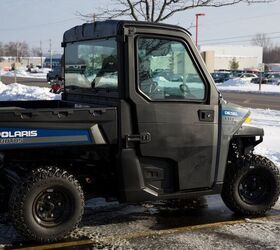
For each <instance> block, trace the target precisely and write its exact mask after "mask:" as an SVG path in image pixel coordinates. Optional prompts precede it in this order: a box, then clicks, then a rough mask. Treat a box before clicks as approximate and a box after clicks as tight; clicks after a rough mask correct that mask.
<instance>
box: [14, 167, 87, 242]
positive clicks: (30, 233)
mask: <svg viewBox="0 0 280 250" xmlns="http://www.w3.org/2000/svg"><path fill="white" fill-rule="evenodd" d="M9 207H10V215H11V220H12V222H13V225H14V227H15V228H16V230H17V231H18V232H19V233H20V234H21V235H23V236H25V237H26V238H28V239H31V240H35V241H39V242H53V241H57V240H60V239H62V238H64V237H65V236H67V235H68V234H69V233H70V232H71V231H72V230H74V229H75V228H76V227H77V225H78V224H79V222H80V221H81V218H82V215H83V212H84V195H83V191H82V188H81V186H80V184H79V183H78V181H77V180H76V179H75V178H74V177H73V175H70V174H69V173H68V172H67V171H64V170H61V169H59V168H57V167H46V168H38V169H35V170H33V171H32V172H31V173H29V175H27V177H26V178H23V179H22V181H21V182H20V183H18V184H17V185H16V186H15V187H14V189H13V192H12V194H11V198H10V202H9Z"/></svg>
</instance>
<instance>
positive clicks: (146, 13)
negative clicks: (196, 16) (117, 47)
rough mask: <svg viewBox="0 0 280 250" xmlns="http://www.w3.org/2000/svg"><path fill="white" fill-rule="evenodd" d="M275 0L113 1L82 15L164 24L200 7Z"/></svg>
mask: <svg viewBox="0 0 280 250" xmlns="http://www.w3.org/2000/svg"><path fill="white" fill-rule="evenodd" d="M273 1H274V0H111V2H112V4H110V5H109V6H110V7H108V8H105V9H99V11H98V13H95V14H93V13H90V14H81V13H78V15H80V16H82V17H83V18H84V19H86V20H87V21H93V20H102V19H114V18H119V17H123V16H124V17H130V18H132V19H133V20H136V21H143V20H144V21H149V22H163V21H165V20H166V19H168V18H170V17H171V16H173V15H174V14H176V13H179V12H184V11H186V10H190V9H194V8H199V7H222V6H229V5H235V4H238V3H247V4H255V3H269V2H273Z"/></svg>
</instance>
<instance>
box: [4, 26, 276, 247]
mask: <svg viewBox="0 0 280 250" xmlns="http://www.w3.org/2000/svg"><path fill="white" fill-rule="evenodd" d="M62 46H63V48H64V57H65V58H64V62H65V65H64V74H65V83H64V85H65V86H64V93H63V95H62V100H61V101H24V102H20V101H17V102H1V108H0V152H1V154H0V160H1V174H0V177H1V180H0V183H1V192H0V193H1V200H2V202H1V204H2V209H3V210H4V209H8V210H7V211H9V213H10V218H11V220H12V222H13V224H14V226H15V228H16V229H17V230H18V232H19V233H21V234H22V235H24V236H25V237H27V238H29V239H32V240H35V241H41V242H51V241H56V240H59V239H62V238H63V237H65V236H66V235H68V234H69V233H70V232H71V231H72V230H73V229H74V228H75V227H76V226H77V225H78V223H79V222H80V220H81V218H82V216H83V211H84V203H85V200H86V199H89V198H91V197H94V196H99V197H100V196H102V197H106V198H111V197H116V198H117V199H118V200H119V201H120V202H142V201H153V200H167V199H191V198H196V197H200V196H204V195H210V194H219V193H221V195H222V198H223V200H224V202H225V204H226V205H227V206H228V207H229V208H230V209H231V210H232V211H233V212H235V213H240V214H244V215H258V214H263V213H265V212H266V211H267V210H268V209H270V208H271V207H272V206H273V205H274V204H275V202H276V201H277V199H278V195H279V171H278V168H277V167H276V166H275V165H274V164H273V163H272V162H271V161H270V160H268V159H266V158H265V157H263V156H258V155H254V154H253V150H254V147H255V146H256V145H258V144H259V143H261V142H262V139H263V136H264V131H263V129H261V128H256V127H252V126H248V125H246V122H248V121H249V111H248V110H247V109H245V108H242V107H240V106H237V105H234V104H231V103H227V102H226V101H224V100H223V98H222V96H221V94H220V93H219V91H218V90H217V89H216V87H215V84H214V81H213V79H212V77H211V76H210V74H209V73H208V71H207V69H206V66H205V64H204V62H203V60H202V58H201V56H200V54H199V52H198V50H197V48H196V47H195V45H194V43H193V41H192V39H191V35H190V33H189V32H188V31H187V30H185V29H183V28H180V27H177V26H172V25H165V24H154V23H146V22H133V21H104V22H95V23H87V24H84V25H81V26H76V27H74V28H72V29H70V30H68V31H66V32H65V34H64V37H63V43H62ZM157 72H165V75H161V74H158V73H157ZM168 72H171V74H172V75H171V76H170V77H169V76H167V75H166V74H168ZM174 76H176V77H174ZM8 201H9V202H8ZM6 204H8V208H7V207H5V205H6Z"/></svg>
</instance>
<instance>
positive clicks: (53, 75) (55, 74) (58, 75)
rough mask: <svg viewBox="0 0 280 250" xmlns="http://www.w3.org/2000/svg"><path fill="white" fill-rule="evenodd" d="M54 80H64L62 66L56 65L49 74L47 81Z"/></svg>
mask: <svg viewBox="0 0 280 250" xmlns="http://www.w3.org/2000/svg"><path fill="white" fill-rule="evenodd" d="M53 80H57V81H58V80H60V81H61V80H63V76H62V70H61V67H55V68H53V69H52V70H51V71H49V73H48V74H47V81H48V82H51V81H53Z"/></svg>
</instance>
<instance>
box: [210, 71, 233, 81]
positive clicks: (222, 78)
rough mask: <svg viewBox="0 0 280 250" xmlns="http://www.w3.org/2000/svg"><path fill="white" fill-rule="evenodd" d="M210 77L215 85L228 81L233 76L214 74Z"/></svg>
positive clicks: (224, 73)
mask: <svg viewBox="0 0 280 250" xmlns="http://www.w3.org/2000/svg"><path fill="white" fill-rule="evenodd" d="M211 75H212V77H213V79H214V81H215V82H216V83H220V82H225V81H228V80H229V79H230V78H232V76H233V75H232V74H231V73H230V72H215V73H212V74H211Z"/></svg>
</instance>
